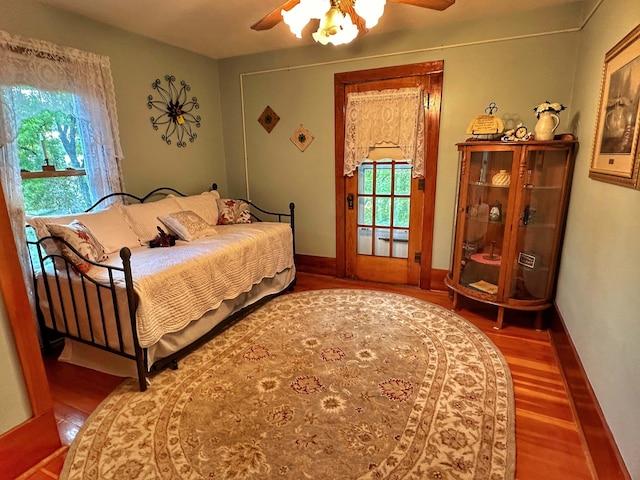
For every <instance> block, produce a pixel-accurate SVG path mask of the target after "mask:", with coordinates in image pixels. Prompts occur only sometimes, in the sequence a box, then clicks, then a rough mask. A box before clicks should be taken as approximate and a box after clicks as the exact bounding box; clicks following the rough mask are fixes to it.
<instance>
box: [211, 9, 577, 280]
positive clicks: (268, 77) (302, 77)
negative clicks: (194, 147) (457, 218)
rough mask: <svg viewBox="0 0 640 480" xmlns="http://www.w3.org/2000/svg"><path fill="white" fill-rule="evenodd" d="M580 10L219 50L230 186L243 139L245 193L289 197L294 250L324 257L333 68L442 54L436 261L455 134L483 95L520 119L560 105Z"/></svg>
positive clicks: (569, 78)
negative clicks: (336, 41) (267, 113)
mask: <svg viewBox="0 0 640 480" xmlns="http://www.w3.org/2000/svg"><path fill="white" fill-rule="evenodd" d="M580 17H581V5H579V4H570V5H569V6H567V7H565V8H562V9H554V10H552V11H549V10H545V11H542V12H534V13H530V14H527V15H526V16H522V17H515V18H500V17H496V19H495V20H494V21H492V23H491V28H490V29H487V28H483V27H482V26H480V25H479V24H475V23H468V24H461V25H456V26H453V27H451V26H449V27H447V28H441V29H432V30H430V31H426V32H423V31H420V32H400V33H397V34H390V35H384V36H381V37H366V36H365V37H363V38H361V39H358V41H357V42H354V43H353V44H351V45H350V46H348V47H347V48H344V49H343V48H340V49H336V48H332V47H331V46H328V47H325V48H321V47H320V46H318V45H313V46H310V47H304V48H299V49H293V50H287V51H279V52H271V53H266V54H260V55H253V56H246V57H238V58H231V59H225V60H221V61H220V84H221V91H222V99H223V100H222V109H223V110H222V111H223V116H224V118H225V123H224V129H225V130H224V139H225V152H226V155H227V171H228V181H229V188H230V190H231V192H232V193H233V194H234V195H244V194H245V168H244V165H245V162H244V153H245V151H244V145H245V144H246V154H247V165H248V176H249V191H250V195H251V197H252V199H253V200H256V201H257V202H258V203H267V204H269V206H271V207H273V208H276V207H278V206H280V207H282V206H284V205H286V204H287V203H288V202H289V201H294V202H295V203H296V212H297V217H296V221H297V225H298V228H297V229H296V232H297V251H298V252H299V253H302V254H308V255H319V256H325V257H335V251H336V249H335V198H334V195H335V193H334V192H335V187H334V183H335V182H334V103H333V78H334V74H335V73H337V72H345V71H354V70H362V69H368V68H376V67H383V66H389V65H401V64H409V63H417V62H425V61H430V60H444V85H443V97H442V117H441V135H440V145H439V150H440V151H439V159H438V178H437V189H436V217H435V232H434V237H435V238H434V251H433V266H434V268H440V269H446V268H448V266H449V261H450V251H451V248H450V246H451V234H452V225H453V218H454V217H453V215H454V210H455V196H456V183H457V172H458V155H457V150H456V147H455V143H456V142H460V141H464V140H465V139H466V137H467V136H466V135H465V130H466V127H467V125H468V124H469V122H470V120H471V118H472V117H473V116H474V115H477V114H479V113H483V111H484V109H485V107H486V106H487V105H488V104H489V103H490V102H496V104H497V105H498V107H499V111H498V112H497V114H498V115H504V114H507V113H508V114H511V115H514V114H516V115H518V116H519V117H520V119H521V121H522V122H524V124H525V125H527V126H528V127H529V128H530V129H533V126H534V123H535V120H536V119H535V115H534V114H533V107H534V106H535V105H537V104H539V103H541V102H543V101H544V100H547V99H549V100H551V101H557V102H562V103H564V104H565V105H569V108H571V107H570V100H571V89H572V82H573V77H574V71H575V65H576V53H577V48H578V40H579V33H578V32H575V31H573V30H575V29H576V28H577V27H578V26H579V23H578V22H579V19H580ZM558 31H560V32H562V33H554V32H558ZM516 37H517V38H516ZM241 89H242V90H241ZM267 105H269V106H271V107H272V108H273V109H274V110H275V112H276V113H277V114H278V115H279V116H280V117H281V120H280V123H278V125H277V126H276V127H275V128H274V129H273V130H272V132H271V133H267V132H266V131H265V130H264V129H263V128H262V126H261V125H260V124H259V123H258V121H257V119H258V118H259V116H260V114H261V113H262V111H263V109H264V108H265V107H266V106H267ZM243 114H244V118H245V128H244V130H243V122H242V115H243ZM569 119H570V110H569V111H565V112H563V115H562V123H561V125H560V129H561V130H562V131H568V130H569ZM300 124H303V125H304V126H305V127H306V128H308V129H309V130H310V131H311V133H312V134H313V135H314V140H313V143H311V145H309V147H308V148H307V150H306V151H305V152H304V153H301V152H300V151H299V150H298V149H297V148H296V147H295V145H294V144H293V143H292V142H291V141H290V139H289V138H290V136H291V134H292V133H293V132H294V131H295V129H296V128H297V127H298V125H300Z"/></svg>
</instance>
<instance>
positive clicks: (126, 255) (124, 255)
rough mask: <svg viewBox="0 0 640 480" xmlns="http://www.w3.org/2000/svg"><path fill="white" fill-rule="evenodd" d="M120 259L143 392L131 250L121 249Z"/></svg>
mask: <svg viewBox="0 0 640 480" xmlns="http://www.w3.org/2000/svg"><path fill="white" fill-rule="evenodd" d="M120 258H121V259H122V266H123V267H124V281H125V284H126V288H127V302H128V304H129V318H130V321H131V334H132V335H133V348H134V351H135V354H136V368H137V370H138V384H139V387H140V391H141V392H144V391H145V390H146V389H147V372H146V368H145V365H144V364H145V362H144V351H143V350H142V347H140V342H139V340H138V325H137V323H136V308H137V306H138V305H137V304H138V302H137V300H136V298H137V297H136V294H135V292H134V291H133V276H132V275H131V250H129V248H127V247H123V248H122V249H121V250H120Z"/></svg>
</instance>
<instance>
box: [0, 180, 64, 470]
mask: <svg viewBox="0 0 640 480" xmlns="http://www.w3.org/2000/svg"><path fill="white" fill-rule="evenodd" d="M0 235H2V238H3V241H2V242H0V259H2V262H3V263H4V265H5V267H3V274H2V276H0V292H2V297H3V298H4V304H5V309H6V313H7V317H8V323H9V327H10V332H9V334H10V335H9V336H11V334H12V335H13V341H14V343H15V347H16V353H17V356H18V360H19V362H20V365H21V367H22V375H23V377H24V384H25V388H26V391H27V396H28V398H29V403H30V406H31V412H32V415H31V417H30V418H28V419H27V420H25V421H24V422H22V423H20V424H18V425H16V426H15V427H13V428H12V429H10V430H9V431H7V432H4V433H2V434H0V458H2V459H3V461H2V462H0V478H16V477H17V476H18V475H20V474H22V473H24V472H26V471H27V470H28V469H29V468H30V467H32V466H33V465H36V464H37V463H38V462H40V461H41V460H43V459H44V458H46V457H48V456H49V455H51V454H52V453H54V452H55V451H57V450H58V449H59V448H61V447H62V444H61V441H60V436H59V434H58V426H57V423H56V419H55V414H54V410H53V399H52V397H51V392H50V390H49V382H48V380H47V374H46V371H45V368H44V362H43V360H42V354H41V352H40V343H39V341H38V336H37V333H36V328H35V323H34V321H33V315H32V313H31V306H30V304H29V299H28V296H27V290H26V287H25V284H24V278H23V276H22V267H21V266H20V261H19V259H18V252H17V249H16V243H15V239H14V238H15V237H14V235H13V230H12V229H11V222H10V220H9V212H8V210H7V205H6V202H5V197H4V191H3V189H2V186H0Z"/></svg>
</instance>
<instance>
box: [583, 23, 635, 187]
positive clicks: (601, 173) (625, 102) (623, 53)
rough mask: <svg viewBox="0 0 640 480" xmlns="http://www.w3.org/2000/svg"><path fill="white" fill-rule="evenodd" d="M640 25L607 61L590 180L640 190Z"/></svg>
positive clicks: (610, 54)
mask: <svg viewBox="0 0 640 480" xmlns="http://www.w3.org/2000/svg"><path fill="white" fill-rule="evenodd" d="M639 132H640V25H638V26H637V27H636V28H634V29H633V30H632V31H631V32H629V34H628V35H627V36H626V37H624V38H623V39H622V40H620V41H619V42H618V43H617V44H616V45H615V46H614V47H613V48H612V49H611V50H609V51H608V52H607V53H606V55H605V57H604V68H603V72H602V85H601V90H600V102H599V107H598V119H597V123H596V134H595V137H594V141H593V153H592V157H591V167H590V169H589V177H590V178H593V179H594V180H600V181H603V182H609V183H614V184H616V185H622V186H625V187H631V188H638V187H640V158H639V155H638V133H639Z"/></svg>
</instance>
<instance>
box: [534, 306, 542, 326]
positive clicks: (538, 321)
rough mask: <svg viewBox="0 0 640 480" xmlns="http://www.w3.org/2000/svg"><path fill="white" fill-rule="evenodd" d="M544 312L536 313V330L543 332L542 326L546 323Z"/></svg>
mask: <svg viewBox="0 0 640 480" xmlns="http://www.w3.org/2000/svg"><path fill="white" fill-rule="evenodd" d="M543 313H544V310H538V312H537V313H536V320H535V323H534V327H535V329H536V330H542V326H543V325H542V324H543V322H544V316H543Z"/></svg>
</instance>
